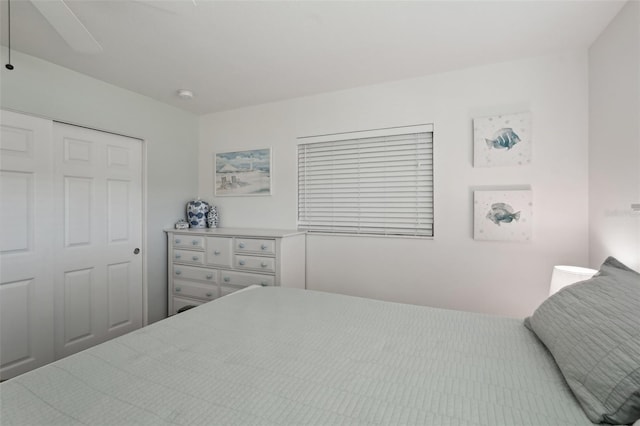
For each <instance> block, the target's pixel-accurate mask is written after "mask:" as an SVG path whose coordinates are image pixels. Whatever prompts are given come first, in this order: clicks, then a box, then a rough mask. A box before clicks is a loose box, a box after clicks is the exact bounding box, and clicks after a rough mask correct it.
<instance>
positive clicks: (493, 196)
mask: <svg viewBox="0 0 640 426" xmlns="http://www.w3.org/2000/svg"><path fill="white" fill-rule="evenodd" d="M473 205H474V206H473V207H474V208H473V211H474V215H473V216H474V219H473V239H474V240H486V241H522V242H528V241H531V230H532V216H533V193H532V191H531V190H515V191H474V192H473Z"/></svg>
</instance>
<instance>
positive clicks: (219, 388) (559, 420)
mask: <svg viewBox="0 0 640 426" xmlns="http://www.w3.org/2000/svg"><path fill="white" fill-rule="evenodd" d="M0 398H1V404H2V405H1V410H0V413H1V414H0V415H1V417H0V423H1V424H2V425H3V426H7V425H36V424H61V425H129V424H131V425H133V424H136V425H138V424H140V425H165V424H170V425H180V424H193V425H214V424H220V425H233V424H239V425H253V424H260V425H267V424H278V425H287V424H296V425H298V424H317V425H342V424H349V425H351V424H384V425H390V424H406V425H410V424H415V425H418V424H419V425H510V426H513V425H536V426H542V425H591V422H589V420H588V419H587V417H586V416H585V414H584V413H583V411H582V409H581V408H580V406H579V405H578V402H577V401H576V400H575V399H574V397H573V395H572V393H571V391H570V390H569V388H568V386H567V385H566V383H565V381H564V379H563V377H562V375H561V374H560V372H559V370H558V367H557V366H556V364H555V362H554V360H553V358H552V357H551V355H550V354H549V353H548V352H547V350H546V349H545V347H544V346H543V345H542V344H541V343H540V342H539V341H538V340H537V338H536V337H535V335H534V334H533V333H532V332H530V331H529V330H527V329H526V328H525V327H524V326H523V324H522V320H520V319H512V318H500V317H493V316H488V315H481V314H474V313H466V312H458V311H449V310H442V309H434V308H427V307H421V306H413V305H404V304H397V303H390V302H382V301H376V300H370V299H362V298H356V297H349V296H342V295H336V294H329V293H321V292H313V291H308V290H296V289H283V288H276V287H267V288H257V289H253V290H249V291H244V292H241V293H238V294H233V295H230V296H227V297H223V298H221V299H218V300H215V301H213V302H210V303H207V304H205V305H202V306H200V307H198V308H195V309H191V310H188V311H186V312H184V313H181V314H178V315H176V316H173V317H170V318H168V319H166V320H163V321H160V322H158V323H155V324H153V325H150V326H148V327H145V328H142V329H140V330H137V331H135V332H132V333H130V334H127V335H125V336H122V337H119V338H116V339H114V340H111V341H109V342H106V343H103V344H101V345H98V346H96V347H93V348H91V349H89V350H86V351H83V352H81V353H78V354H76V355H73V356H70V357H67V358H64V359H62V360H59V361H57V362H54V363H52V364H49V365H47V366H45V367H42V368H39V369H37V370H34V371H32V372H29V373H26V374H24V375H21V376H18V377H16V378H14V379H12V380H9V381H7V382H5V383H3V384H1V385H0Z"/></svg>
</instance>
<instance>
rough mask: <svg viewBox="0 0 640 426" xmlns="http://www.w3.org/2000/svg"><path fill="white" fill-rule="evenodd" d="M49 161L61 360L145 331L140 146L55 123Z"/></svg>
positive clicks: (137, 142)
mask: <svg viewBox="0 0 640 426" xmlns="http://www.w3.org/2000/svg"><path fill="white" fill-rule="evenodd" d="M53 156H54V173H55V178H54V182H53V185H54V188H53V189H54V194H55V195H56V196H55V203H54V212H52V213H53V214H54V216H55V217H56V218H57V220H58V221H59V224H60V228H58V229H59V232H57V233H56V239H55V240H54V248H55V256H54V263H55V267H54V288H55V304H54V306H55V308H54V317H55V318H54V320H55V321H54V324H55V352H56V358H61V357H64V356H67V355H70V354H73V353H75V352H78V351H80V350H83V349H86V348H88V347H91V346H93V345H95V344H97V343H101V342H103V341H106V340H108V339H111V338H113V337H116V336H119V335H122V334H124V333H127V332H129V331H132V330H134V329H137V328H140V327H141V326H142V255H141V254H140V248H141V247H142V246H141V244H142V142H141V141H140V140H137V139H132V138H127V137H123V136H118V135H113V134H109V133H104V132H98V131H94V130H90V129H85V128H81V127H77V126H70V125H65V124H60V123H54V125H53ZM41 213H42V214H48V213H51V212H47V211H44V212H41Z"/></svg>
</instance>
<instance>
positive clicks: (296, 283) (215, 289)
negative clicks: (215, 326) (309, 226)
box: [165, 228, 306, 315]
mask: <svg viewBox="0 0 640 426" xmlns="http://www.w3.org/2000/svg"><path fill="white" fill-rule="evenodd" d="M165 232H166V233H167V235H168V255H169V259H168V265H169V286H168V287H169V288H168V292H169V295H168V301H169V306H168V308H169V309H168V312H169V315H174V314H175V313H177V312H178V310H180V309H181V308H183V307H185V306H188V305H195V306H197V305H200V304H202V303H206V302H208V301H210V300H213V299H216V298H218V297H222V296H225V295H227V294H229V293H233V292H234V291H237V290H240V289H242V288H244V287H247V286H250V285H262V286H282V287H294V288H305V286H306V281H305V275H306V234H305V233H304V232H301V231H295V230H293V231H290V230H275V229H243V228H213V229H210V228H206V229H185V230H178V229H166V230H165Z"/></svg>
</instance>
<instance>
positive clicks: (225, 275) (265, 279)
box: [220, 271, 276, 287]
mask: <svg viewBox="0 0 640 426" xmlns="http://www.w3.org/2000/svg"><path fill="white" fill-rule="evenodd" d="M275 282H276V280H275V277H274V276H273V275H261V274H249V273H245V272H234V271H220V284H221V285H222V286H223V287H224V286H239V287H248V286H250V285H262V286H268V285H275Z"/></svg>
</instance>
